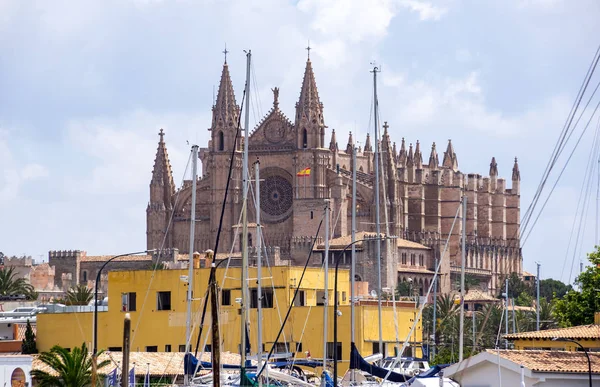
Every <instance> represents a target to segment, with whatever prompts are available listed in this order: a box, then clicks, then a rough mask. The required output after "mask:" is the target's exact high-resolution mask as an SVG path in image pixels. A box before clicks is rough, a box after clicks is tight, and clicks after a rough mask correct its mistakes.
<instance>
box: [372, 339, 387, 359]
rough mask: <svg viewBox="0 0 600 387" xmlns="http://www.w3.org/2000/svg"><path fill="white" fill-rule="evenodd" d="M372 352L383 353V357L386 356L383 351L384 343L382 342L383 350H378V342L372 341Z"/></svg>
mask: <svg viewBox="0 0 600 387" xmlns="http://www.w3.org/2000/svg"><path fill="white" fill-rule="evenodd" d="M373 353H374V354H375V353H380V354H382V355H383V357H386V356H387V352H385V343H383V351H381V350H379V342H374V343H373Z"/></svg>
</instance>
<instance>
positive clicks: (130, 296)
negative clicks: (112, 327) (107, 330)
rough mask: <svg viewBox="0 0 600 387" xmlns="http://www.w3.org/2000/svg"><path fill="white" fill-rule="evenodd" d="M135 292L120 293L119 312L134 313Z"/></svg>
mask: <svg viewBox="0 0 600 387" xmlns="http://www.w3.org/2000/svg"><path fill="white" fill-rule="evenodd" d="M135 299H136V297H135V292H130V293H121V312H135Z"/></svg>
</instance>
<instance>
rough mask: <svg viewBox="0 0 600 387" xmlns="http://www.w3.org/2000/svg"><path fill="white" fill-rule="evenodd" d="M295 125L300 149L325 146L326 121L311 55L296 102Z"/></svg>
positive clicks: (307, 61)
mask: <svg viewBox="0 0 600 387" xmlns="http://www.w3.org/2000/svg"><path fill="white" fill-rule="evenodd" d="M309 53H310V51H309ZM295 125H296V135H297V146H298V148H299V149H308V148H312V149H314V148H323V147H324V141H325V123H324V120H323V104H322V103H321V101H320V99H319V92H318V90H317V82H316V81H315V74H314V73H313V69H312V63H311V62H310V56H309V57H308V59H307V60H306V68H305V69H304V79H303V80H302V89H301V90H300V98H299V99H298V102H297V103H296V124H295Z"/></svg>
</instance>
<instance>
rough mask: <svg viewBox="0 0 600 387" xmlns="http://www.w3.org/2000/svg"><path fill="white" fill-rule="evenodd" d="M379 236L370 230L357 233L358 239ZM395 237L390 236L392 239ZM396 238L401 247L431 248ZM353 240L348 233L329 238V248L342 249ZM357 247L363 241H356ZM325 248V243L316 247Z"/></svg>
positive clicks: (382, 235)
mask: <svg viewBox="0 0 600 387" xmlns="http://www.w3.org/2000/svg"><path fill="white" fill-rule="evenodd" d="M380 235H381V237H385V234H383V233H382V234H380ZM376 236H377V233H374V232H368V231H361V232H357V233H356V239H357V240H359V239H365V238H375V237H376ZM391 238H393V237H390V239H391ZM394 239H396V246H397V247H399V248H405V249H423V250H429V247H427V246H423V245H422V244H420V243H417V242H413V241H409V240H406V239H400V238H394ZM351 242H352V235H346V236H343V237H339V238H334V239H331V240H329V248H330V249H331V250H336V249H337V250H341V249H343V248H344V247H346V246H348V245H349V244H350V243H351ZM356 247H357V248H362V242H357V243H356ZM324 248H325V244H324V243H319V245H318V246H316V247H315V250H323V249H324Z"/></svg>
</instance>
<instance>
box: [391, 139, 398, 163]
mask: <svg viewBox="0 0 600 387" xmlns="http://www.w3.org/2000/svg"><path fill="white" fill-rule="evenodd" d="M392 153H393V154H394V161H395V162H398V151H397V150H396V141H394V143H393V145H392Z"/></svg>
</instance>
